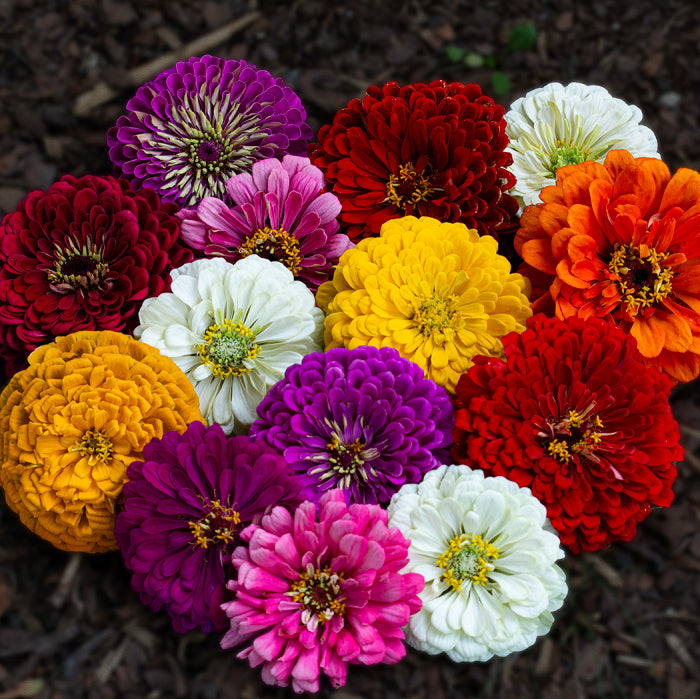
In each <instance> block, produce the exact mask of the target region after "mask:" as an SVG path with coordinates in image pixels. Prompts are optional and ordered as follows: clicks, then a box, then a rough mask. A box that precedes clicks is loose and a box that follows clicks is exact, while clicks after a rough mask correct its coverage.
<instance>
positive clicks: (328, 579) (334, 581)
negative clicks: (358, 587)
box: [287, 563, 345, 624]
mask: <svg viewBox="0 0 700 699" xmlns="http://www.w3.org/2000/svg"><path fill="white" fill-rule="evenodd" d="M341 580H342V573H340V574H337V573H333V572H331V569H330V568H329V567H328V566H325V567H324V568H321V569H318V570H316V569H315V568H314V566H313V565H312V564H311V563H309V564H308V565H307V567H306V570H305V571H304V572H303V573H300V574H299V578H298V579H297V580H295V581H294V582H293V583H292V586H291V588H290V590H289V591H288V592H287V594H288V595H290V596H291V598H292V599H293V600H294V601H295V602H298V603H299V604H301V606H302V607H303V609H304V611H303V612H302V618H301V619H302V622H303V623H304V624H308V623H309V621H311V618H312V617H314V616H315V617H316V619H317V620H318V623H320V624H323V623H325V622H326V621H328V620H329V619H331V618H332V617H333V616H335V615H336V614H340V615H341V616H342V615H343V614H345V596H344V595H343V594H342V592H341V589H340V581H341Z"/></svg>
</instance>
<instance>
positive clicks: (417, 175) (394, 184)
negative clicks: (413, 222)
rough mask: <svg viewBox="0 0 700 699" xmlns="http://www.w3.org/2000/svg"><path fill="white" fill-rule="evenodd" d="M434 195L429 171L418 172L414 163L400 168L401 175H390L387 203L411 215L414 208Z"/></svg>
mask: <svg viewBox="0 0 700 699" xmlns="http://www.w3.org/2000/svg"><path fill="white" fill-rule="evenodd" d="M432 193H433V188H432V187H431V186H430V175H429V173H428V172H427V170H422V171H421V172H416V171H415V169H414V167H413V163H411V162H408V163H406V164H405V165H402V166H401V167H400V168H399V174H398V175H395V174H393V173H392V174H391V175H389V181H388V182H387V183H386V199H385V202H386V203H389V204H393V205H394V206H395V207H396V208H397V209H399V210H400V211H403V212H404V213H406V214H410V213H411V211H412V210H413V207H414V206H416V204H419V203H420V202H422V201H428V199H430V196H431V195H432Z"/></svg>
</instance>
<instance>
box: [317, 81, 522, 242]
mask: <svg viewBox="0 0 700 699" xmlns="http://www.w3.org/2000/svg"><path fill="white" fill-rule="evenodd" d="M503 111H504V110H503V107H501V106H500V105H498V104H495V103H494V101H493V100H492V99H491V98H490V97H487V96H486V95H482V94H481V88H480V87H479V86H478V85H462V84H461V83H446V82H444V81H443V80H434V81H433V82H431V83H430V84H428V85H425V84H423V83H415V84H413V85H405V86H403V87H399V85H398V84H397V83H395V82H390V83H386V84H385V85H384V86H383V87H378V86H372V87H369V88H367V92H366V94H365V96H364V98H363V99H362V100H359V99H354V100H352V101H351V102H350V103H349V104H348V106H347V107H346V108H345V109H341V110H340V111H339V112H338V113H337V114H336V115H335V117H334V119H333V123H332V124H327V125H326V126H322V127H321V129H320V131H319V132H318V143H314V144H311V146H309V155H310V157H311V161H312V162H313V163H314V165H318V167H320V168H321V170H323V173H324V175H325V177H326V180H327V181H328V183H329V185H330V187H331V190H332V191H333V193H334V194H336V195H337V196H338V198H339V199H340V201H341V203H342V205H343V210H342V212H341V214H340V220H341V223H342V224H343V225H344V226H347V232H348V235H349V236H350V238H351V239H352V240H353V241H357V240H359V239H361V238H365V237H367V236H372V235H377V234H378V233H379V230H380V228H381V225H382V224H383V223H384V222H385V221H386V220H388V219H391V218H398V217H400V216H406V215H413V216H425V215H427V216H432V217H434V218H437V219H440V220H442V221H461V222H462V223H465V224H466V225H467V226H468V227H469V228H476V229H477V230H478V231H479V233H482V234H490V235H496V234H497V231H499V230H501V229H503V228H509V227H510V226H511V218H512V217H513V216H514V215H515V214H516V213H517V210H518V205H517V202H516V201H515V200H514V199H513V197H511V196H510V195H509V194H506V190H508V189H510V188H511V187H512V186H513V185H514V184H515V178H514V177H513V175H512V174H511V173H510V172H509V171H508V170H507V168H508V166H509V165H510V164H511V163H512V156H511V155H510V154H509V153H507V152H506V150H505V148H506V146H507V145H508V137H507V136H506V133H505V121H504V119H503Z"/></svg>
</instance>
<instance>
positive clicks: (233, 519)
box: [114, 422, 301, 633]
mask: <svg viewBox="0 0 700 699" xmlns="http://www.w3.org/2000/svg"><path fill="white" fill-rule="evenodd" d="M127 475H128V477H129V480H128V482H127V483H126V485H125V486H124V508H123V510H122V511H121V512H120V513H119V514H118V515H117V522H116V526H115V529H114V536H115V538H116V540H117V543H118V544H119V548H120V549H121V552H122V554H123V556H124V560H125V562H126V565H127V567H128V568H129V569H131V570H132V571H133V572H134V575H133V577H132V579H131V585H132V587H133V588H134V590H136V591H137V592H138V593H140V596H141V600H142V602H143V603H144V604H148V605H150V606H151V608H152V609H153V610H154V611H158V610H159V609H161V608H162V607H163V606H165V609H166V611H167V612H168V614H170V616H171V618H172V622H173V627H174V629H175V630H176V631H177V632H179V633H186V632H187V631H191V630H192V629H194V628H197V627H198V626H199V627H201V629H202V630H203V631H206V632H210V631H223V630H224V629H225V628H226V627H227V626H228V620H227V618H226V615H225V614H224V613H223V611H222V610H221V608H220V604H221V603H222V602H223V601H224V600H226V599H228V594H227V592H226V582H227V580H228V579H229V578H230V577H231V574H232V572H233V571H232V569H230V560H231V553H232V551H233V549H234V547H235V545H236V544H240V543H241V539H240V533H241V531H242V530H243V529H244V528H245V527H246V526H247V525H248V524H250V523H251V522H253V521H256V522H257V521H259V520H260V518H261V517H262V515H263V514H264V513H265V512H266V511H267V510H268V509H271V508H272V507H273V506H275V505H282V506H285V507H295V506H296V505H298V504H299V503H300V502H301V499H300V498H299V483H298V481H297V479H296V478H295V477H294V475H293V474H292V473H291V471H290V470H289V468H288V467H287V462H286V461H285V460H284V458H283V457H282V456H281V455H280V453H279V452H278V451H277V450H276V449H273V448H271V447H270V446H268V445H267V444H266V443H265V442H264V441H263V440H258V441H257V442H255V443H253V442H251V441H250V439H249V438H248V437H245V436H238V437H230V438H228V439H227V438H226V436H225V435H224V433H223V430H222V429H221V427H220V426H219V425H212V426H211V427H205V426H204V425H203V424H202V423H201V422H193V423H191V424H190V426H189V427H188V428H187V431H186V432H184V433H183V434H180V433H178V432H168V433H167V434H165V435H164V436H163V437H162V438H161V439H153V440H152V441H151V442H149V443H148V444H147V445H146V446H145V448H144V450H143V461H133V462H132V463H131V464H130V466H129V469H128V472H127Z"/></svg>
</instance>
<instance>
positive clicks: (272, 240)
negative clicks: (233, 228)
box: [238, 226, 301, 277]
mask: <svg viewBox="0 0 700 699" xmlns="http://www.w3.org/2000/svg"><path fill="white" fill-rule="evenodd" d="M238 252H239V253H240V254H241V255H242V256H243V257H248V255H259V256H260V257H264V258H265V259H266V260H273V261H274V260H276V261H277V262H281V263H282V264H283V265H284V266H285V267H286V268H287V269H288V270H289V271H290V272H291V273H292V274H293V275H294V276H295V277H296V276H298V275H299V272H301V258H300V254H299V240H298V239H297V238H296V236H293V235H291V234H290V233H288V232H287V231H285V230H284V228H270V227H268V226H265V227H264V228H259V229H258V230H257V231H255V233H253V234H252V235H249V236H248V237H247V238H246V239H245V240H244V241H243V243H241V245H240V247H239V248H238Z"/></svg>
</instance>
